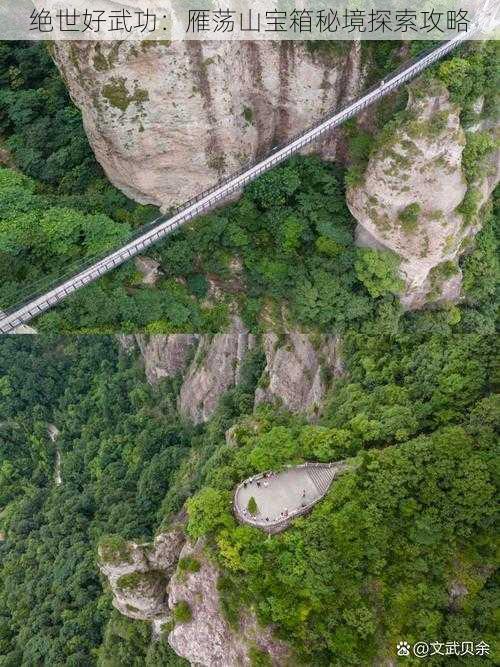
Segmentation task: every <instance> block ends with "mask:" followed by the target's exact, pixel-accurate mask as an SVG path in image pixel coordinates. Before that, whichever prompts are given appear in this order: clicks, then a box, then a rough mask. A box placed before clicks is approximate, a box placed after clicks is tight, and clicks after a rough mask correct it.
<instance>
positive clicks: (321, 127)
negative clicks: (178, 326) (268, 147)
mask: <svg viewBox="0 0 500 667" xmlns="http://www.w3.org/2000/svg"><path fill="white" fill-rule="evenodd" d="M478 29H479V27H475V28H473V29H472V28H471V29H469V31H468V32H466V33H465V32H463V33H459V34H458V35H457V36H456V37H454V38H453V39H451V40H449V41H447V42H444V43H443V44H441V45H439V46H437V47H435V48H433V49H432V50H430V51H428V52H426V53H422V54H420V55H419V56H417V57H416V58H414V59H412V60H410V61H408V62H406V63H405V64H404V65H402V66H401V67H400V68H398V69H397V70H395V71H394V72H392V73H391V74H390V75H389V76H387V77H386V78H385V79H384V80H383V81H380V82H379V83H377V84H376V85H374V86H372V87H371V88H370V89H368V90H367V91H365V92H364V93H363V94H362V95H361V96H359V97H358V98H357V99H355V100H354V101H352V102H350V103H349V104H347V105H346V106H345V107H344V108H342V109H340V110H336V111H332V112H330V113H329V114H327V116H326V117H324V118H323V119H322V120H320V121H318V122H317V123H316V124H314V125H313V126H311V127H309V128H308V129H307V130H305V131H304V132H302V133H301V134H299V135H298V136H296V137H294V138H293V139H291V140H289V141H288V142H287V143H286V144H285V145H284V146H282V147H279V148H275V149H273V150H272V151H271V152H270V154H269V155H268V156H267V157H266V158H264V159H262V160H259V161H257V162H256V163H254V164H252V165H250V166H247V167H244V168H243V169H242V170H241V171H239V172H238V173H237V174H233V175H232V176H230V177H228V178H226V179H224V180H223V181H221V182H219V183H218V184H217V185H216V186H214V187H212V188H210V189H208V190H205V191H204V192H201V193H200V194H198V195H197V196H195V197H193V198H192V199H190V200H189V201H188V202H186V203H185V204H183V205H182V206H179V207H178V208H177V209H175V210H174V211H173V212H172V213H170V214H169V215H165V216H161V217H160V218H158V219H157V220H154V221H153V222H151V223H149V224H147V225H144V226H143V227H141V228H139V229H138V230H136V231H135V232H134V233H133V234H132V235H131V237H130V238H129V239H128V240H127V242H126V243H124V244H123V245H122V246H120V247H118V248H115V249H112V250H108V251H107V252H106V253H103V254H102V255H101V256H97V257H93V258H88V259H86V260H85V261H84V262H81V261H80V263H78V264H75V265H72V266H70V267H67V270H66V271H65V273H64V275H60V276H58V277H57V278H55V279H54V280H52V279H51V280H47V281H46V282H42V284H41V285H40V286H39V287H38V289H37V290H34V286H33V285H32V286H31V287H30V290H33V291H32V292H31V293H30V294H27V295H26V296H25V297H24V298H23V299H22V300H21V302H20V303H17V304H15V305H13V306H12V307H10V308H8V309H7V310H5V311H4V312H0V333H13V332H15V330H16V329H17V327H19V326H21V325H23V324H25V323H27V322H29V321H31V320H33V319H34V318H36V317H38V316H39V315H41V314H42V313H44V312H45V311H47V310H49V309H50V308H52V307H53V306H55V305H56V304H58V303H60V302H61V301H62V300H63V299H65V298H66V297H68V296H70V295H71V294H73V293H74V292H76V290H78V289H80V288H82V287H84V286H85V285H88V284H89V283H92V282H94V281H95V280H97V279H98V278H100V277H101V276H103V275H105V274H106V273H108V272H109V271H112V270H113V269H115V268H116V267H118V266H120V265H121V264H123V263H125V262H127V261H128V260H130V259H131V258H133V257H135V256H136V255H138V254H140V253H142V252H144V250H146V249H147V248H149V247H150V246H152V245H153V244H155V243H157V242H158V241H160V240H161V239H163V238H165V237H166V236H167V235H168V234H171V233H172V232H173V231H175V230H176V229H178V228H179V227H181V226H182V225H184V224H185V223H187V222H189V221H191V220H193V219H194V218H196V217H198V216H199V215H201V214H204V213H206V212H207V211H209V210H210V209H212V208H213V207H215V206H217V205H219V204H220V202H221V201H223V200H225V199H227V197H228V196H230V195H232V194H234V193H236V192H238V191H240V190H241V189H242V188H243V187H245V186H246V185H248V184H249V183H250V182H252V181H253V180H255V179H256V178H258V177H259V176H260V175H261V174H263V173H265V172H267V171H269V170H270V169H272V168H273V167H275V166H276V165H278V164H280V163H281V162H284V161H285V160H287V159H288V158H289V157H291V156H292V155H294V154H296V153H298V152H299V151H301V150H302V149H303V148H305V147H306V146H308V145H310V144H312V143H313V142H316V141H318V140H319V139H321V138H323V137H324V136H325V134H327V133H328V132H330V131H331V130H332V129H334V128H335V127H338V126H339V125H341V124H342V123H344V122H345V121H346V120H348V119H349V118H352V117H354V116H356V115H358V114H359V113H360V112H361V111H363V110H364V109H366V107H368V106H370V105H372V104H374V103H375V102H377V101H378V100H380V99H382V98H383V97H385V96H386V95H389V94H390V93H392V92H394V91H395V90H397V89H398V88H400V87H401V86H402V85H403V84H405V83H406V82H407V81H410V80H411V79H413V78H414V77H416V76H417V75H418V74H420V73H421V72H423V71H424V70H425V69H427V68H428V67H429V66H431V65H433V64H434V63H435V62H437V61H438V60H440V59H441V58H443V57H444V56H445V55H447V54H448V53H450V52H451V51H453V50H454V49H455V48H456V47H458V46H459V45H460V44H462V43H463V42H464V40H465V39H470V38H471V32H473V31H474V32H475V31H477V30H478Z"/></svg>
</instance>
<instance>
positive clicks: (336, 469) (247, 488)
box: [234, 461, 347, 532]
mask: <svg viewBox="0 0 500 667" xmlns="http://www.w3.org/2000/svg"><path fill="white" fill-rule="evenodd" d="M346 469H347V465H346V464H345V463H344V462H343V461H339V462H337V463H332V464H321V463H306V464H303V465H300V466H295V467H293V468H287V469H286V470H284V471H282V472H280V473H264V474H262V475H256V476H254V477H252V478H250V479H248V480H245V481H244V482H242V483H241V484H240V485H239V486H238V487H237V489H236V491H235V494H234V511H235V514H236V516H237V518H238V519H239V520H240V521H242V522H245V523H248V524H250V525H253V526H256V527H258V528H263V529H264V530H267V531H268V532H278V531H280V530H284V529H285V528H287V527H288V525H289V524H290V521H291V519H293V518H295V517H297V516H300V515H301V514H305V513H306V512H308V511H309V510H310V508H311V507H312V506H313V505H315V504H316V503H317V502H318V501H319V500H321V498H323V496H324V495H325V494H326V493H327V491H328V489H329V488H330V485H331V483H332V482H333V480H334V479H335V478H336V477H337V476H338V475H340V474H341V473H343V472H345V470H346ZM250 498H254V500H255V502H256V504H257V511H256V512H255V514H251V512H250V511H249V501H250ZM250 509H251V508H250Z"/></svg>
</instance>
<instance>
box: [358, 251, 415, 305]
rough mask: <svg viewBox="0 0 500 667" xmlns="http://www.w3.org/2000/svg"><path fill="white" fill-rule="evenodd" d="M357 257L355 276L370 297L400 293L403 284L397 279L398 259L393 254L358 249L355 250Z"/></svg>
mask: <svg viewBox="0 0 500 667" xmlns="http://www.w3.org/2000/svg"><path fill="white" fill-rule="evenodd" d="M357 257H358V259H357V260H356V262H355V265H354V267H355V269H356V275H357V276H358V278H359V280H360V281H361V282H362V283H363V285H364V286H365V287H366V289H367V290H368V292H369V294H370V296H372V297H373V298H377V297H380V296H383V295H386V294H397V293H398V292H400V291H402V289H403V287H404V283H403V281H402V280H401V279H400V278H397V270H398V267H399V257H398V256H397V255H396V254H395V253H393V252H390V251H381V250H372V249H370V248H360V249H358V250H357Z"/></svg>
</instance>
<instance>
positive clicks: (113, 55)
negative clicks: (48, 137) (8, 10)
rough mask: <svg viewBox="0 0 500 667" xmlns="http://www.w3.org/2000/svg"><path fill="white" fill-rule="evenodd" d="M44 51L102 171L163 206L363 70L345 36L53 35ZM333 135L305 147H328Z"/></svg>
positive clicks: (249, 152)
mask: <svg viewBox="0 0 500 667" xmlns="http://www.w3.org/2000/svg"><path fill="white" fill-rule="evenodd" d="M53 52H54V58H55V60H56V63H57V65H58V66H59V69H60V71H61V73H62V75H63V77H64V79H65V81H66V83H67V85H68V88H69V91H70V94H71V96H72V98H73V100H74V101H75V103H76V104H77V106H78V107H79V108H80V109H81V110H82V114H83V121H84V125H85V129H86V132H87V135H88V137H89V140H90V143H91V145H92V148H93V150H94V152H95V155H96V157H97V159H98V161H99V162H100V163H101V165H102V166H103V167H104V170H105V171H106V174H107V176H108V177H109V179H110V180H111V181H112V183H113V184H114V185H116V186H117V187H119V188H120V189H121V190H123V191H124V192H125V193H126V194H127V195H129V196H130V197H132V198H133V199H136V200H137V201H140V202H143V203H150V204H155V205H158V206H161V207H162V208H163V209H164V210H165V209H167V208H168V207H170V206H171V205H174V204H179V203H181V202H183V201H185V200H187V199H188V198H190V197H191V196H192V195H194V194H196V193H198V192H199V191H201V190H204V189H205V188H207V187H209V186H211V185H213V184H214V183H215V182H216V181H217V180H219V179H220V178H221V177H222V176H224V175H227V174H229V173H231V172H233V171H235V170H237V169H239V168H240V167H241V166H242V164H243V163H245V162H246V161H247V160H252V159H254V158H256V157H259V156H262V155H264V154H265V153H266V152H267V151H269V150H270V149H271V148H272V147H273V146H274V145H276V144H277V143H279V142H281V141H283V140H285V139H286V138H288V137H291V136H293V135H295V134H296V133H297V132H299V131H300V130H303V129H305V128H306V127H308V126H309V125H311V124H312V123H314V122H315V121H316V120H317V119H318V118H319V117H321V116H322V115H323V114H324V113H325V112H327V111H328V110H329V109H330V108H332V107H339V106H340V105H341V104H342V103H345V102H346V101H348V99H350V98H351V97H352V96H353V95H354V94H355V93H356V92H357V90H358V89H359V87H360V86H361V85H362V81H363V75H362V66H361V49H360V45H359V43H355V42H353V44H352V46H351V47H350V49H349V50H348V52H347V53H346V54H345V55H338V56H334V55H330V56H328V57H325V56H322V55H320V54H318V53H311V51H310V50H309V49H308V48H307V45H306V44H305V43H301V42H287V41H282V42H264V41H260V42H258V41H249V42H242V41H239V42H223V41H220V42H217V41H213V42H210V41H184V42H171V43H169V44H165V43H140V44H137V43H133V42H123V41H122V42H114V43H111V42H110V43H107V42H100V43H98V42H94V43H92V42H86V43H84V42H75V41H72V42H63V41H59V42H54V44H53ZM338 139H339V133H338V132H337V133H333V134H332V135H329V136H328V137H327V138H326V139H325V140H324V142H322V143H321V144H320V145H318V146H316V147H315V149H314V150H315V151H319V152H320V153H321V154H322V155H323V156H325V157H327V158H331V157H332V156H333V155H334V154H335V152H336V145H337V142H338ZM186 174H189V178H186Z"/></svg>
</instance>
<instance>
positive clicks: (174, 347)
mask: <svg viewBox="0 0 500 667" xmlns="http://www.w3.org/2000/svg"><path fill="white" fill-rule="evenodd" d="M198 339H199V336H196V335H192V334H170V335H168V336H161V335H158V336H144V335H141V334H138V335H137V336H136V337H135V340H136V342H137V345H138V346H139V349H140V351H141V354H142V358H143V360H144V367H145V372H146V378H147V380H148V382H149V383H150V384H156V383H158V382H159V381H160V380H161V379H162V378H172V377H175V376H176V375H179V374H182V373H184V372H185V370H186V367H187V365H188V362H189V359H190V358H191V356H192V354H193V352H194V349H193V348H194V346H195V345H196V344H197V342H198Z"/></svg>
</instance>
